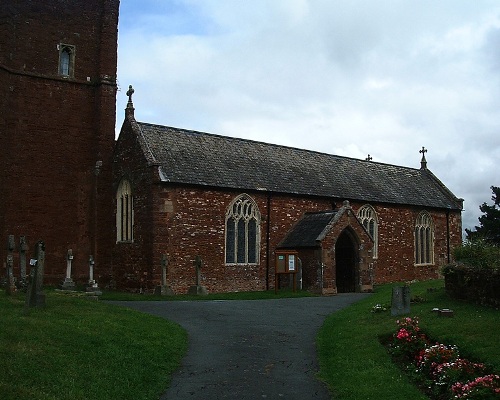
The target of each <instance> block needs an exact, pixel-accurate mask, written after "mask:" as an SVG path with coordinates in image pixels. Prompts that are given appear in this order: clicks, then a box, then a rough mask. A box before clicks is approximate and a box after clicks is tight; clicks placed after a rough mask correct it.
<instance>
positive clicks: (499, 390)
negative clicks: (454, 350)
mask: <svg viewBox="0 0 500 400" xmlns="http://www.w3.org/2000/svg"><path fill="white" fill-rule="evenodd" d="M451 391H452V392H453V393H454V394H455V399H467V400H490V399H491V400H494V399H499V398H500V376H499V375H493V374H490V375H486V376H479V377H477V378H476V379H474V380H472V381H470V382H467V383H460V382H457V383H456V384H454V385H453V386H452V387H451Z"/></svg>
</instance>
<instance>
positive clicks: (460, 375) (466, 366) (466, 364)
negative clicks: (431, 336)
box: [432, 358, 486, 389]
mask: <svg viewBox="0 0 500 400" xmlns="http://www.w3.org/2000/svg"><path fill="white" fill-rule="evenodd" d="M485 373H486V366H485V365H484V364H482V363H474V362H472V361H469V360H467V359H465V358H457V359H456V360H453V361H450V362H445V363H443V364H439V365H437V366H436V367H435V368H434V371H433V372H432V378H433V380H434V382H435V383H436V384H437V385H440V386H445V387H446V388H447V389H451V387H452V385H453V384H455V383H457V382H468V381H470V380H473V379H474V378H475V377H477V376H481V375H484V374H485Z"/></svg>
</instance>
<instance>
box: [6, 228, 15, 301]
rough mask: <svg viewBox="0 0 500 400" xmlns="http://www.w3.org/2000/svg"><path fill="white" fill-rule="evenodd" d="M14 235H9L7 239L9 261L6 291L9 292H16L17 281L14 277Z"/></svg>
mask: <svg viewBox="0 0 500 400" xmlns="http://www.w3.org/2000/svg"><path fill="white" fill-rule="evenodd" d="M14 248H15V243H14V235H9V236H8V239H7V262H6V263H5V274H6V276H5V278H6V282H5V292H6V293H7V294H12V293H15V291H16V281H15V279H14V255H13V252H14Z"/></svg>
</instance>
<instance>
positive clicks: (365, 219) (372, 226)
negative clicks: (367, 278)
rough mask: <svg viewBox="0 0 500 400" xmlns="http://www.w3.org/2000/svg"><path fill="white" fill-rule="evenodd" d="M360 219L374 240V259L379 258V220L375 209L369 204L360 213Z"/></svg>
mask: <svg viewBox="0 0 500 400" xmlns="http://www.w3.org/2000/svg"><path fill="white" fill-rule="evenodd" d="M358 219H359V220H360V221H361V223H362V224H363V226H364V227H365V229H366V230H367V231H368V233H369V234H370V236H371V237H372V239H373V258H377V256H378V218H377V213H376V212H375V209H374V208H373V207H372V206H370V205H369V204H367V205H364V206H363V207H361V208H360V209H359V211H358Z"/></svg>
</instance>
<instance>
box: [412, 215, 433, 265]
mask: <svg viewBox="0 0 500 400" xmlns="http://www.w3.org/2000/svg"><path fill="white" fill-rule="evenodd" d="M433 263H434V224H433V223H432V218H431V216H430V215H429V213H428V212H426V211H422V212H421V213H420V214H418V217H417V220H416V222H415V264H417V265H418V264H433Z"/></svg>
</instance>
